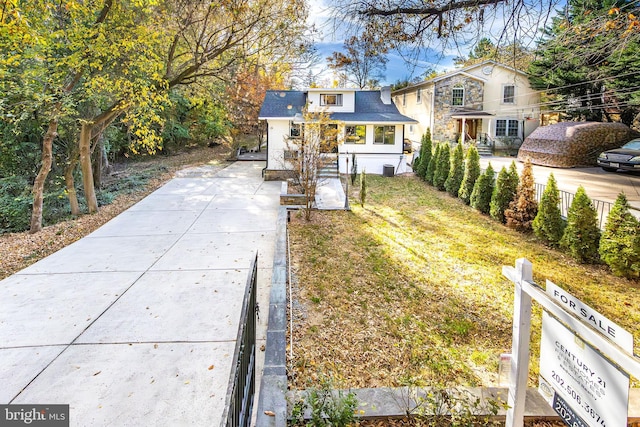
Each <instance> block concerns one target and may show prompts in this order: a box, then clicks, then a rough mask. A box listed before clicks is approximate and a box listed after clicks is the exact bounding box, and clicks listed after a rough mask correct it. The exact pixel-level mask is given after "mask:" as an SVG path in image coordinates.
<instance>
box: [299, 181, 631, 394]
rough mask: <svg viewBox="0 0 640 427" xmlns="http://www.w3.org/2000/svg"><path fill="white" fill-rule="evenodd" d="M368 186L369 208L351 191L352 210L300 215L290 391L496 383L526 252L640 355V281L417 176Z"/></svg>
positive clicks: (533, 380) (540, 274) (541, 278)
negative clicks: (325, 386) (518, 267)
mask: <svg viewBox="0 0 640 427" xmlns="http://www.w3.org/2000/svg"><path fill="white" fill-rule="evenodd" d="M367 184H368V187H367V200H366V203H365V206H364V208H363V207H361V206H360V205H359V204H357V202H356V200H358V197H357V194H356V193H355V192H352V194H351V206H352V209H353V210H352V211H351V212H342V211H337V212H326V211H325V212H314V213H313V218H312V221H311V222H305V221H304V219H303V218H302V215H298V214H292V221H291V223H290V224H289V232H290V241H291V253H292V266H293V272H294V275H293V276H294V283H293V294H294V304H293V313H292V315H293V328H294V333H293V343H289V345H292V351H293V355H294V357H293V359H292V360H289V366H290V368H291V369H290V374H291V385H292V387H294V388H301V389H303V388H306V387H307V386H308V385H309V384H310V383H313V382H315V381H316V380H317V378H318V376H319V375H331V376H333V377H334V378H335V379H337V381H338V384H339V385H340V386H342V387H352V388H363V387H385V386H388V387H396V386H401V385H409V384H412V385H447V386H456V385H460V386H492V385H496V383H497V380H498V378H497V372H498V360H499V355H500V354H501V353H505V352H506V353H508V352H510V349H511V319H512V310H513V285H512V284H511V282H509V281H508V280H507V279H506V278H504V277H503V276H502V274H501V270H502V266H503V265H511V266H512V265H514V263H515V260H516V258H521V257H525V258H527V259H529V261H531V262H532V263H533V271H534V278H535V281H536V282H537V283H540V284H544V282H545V279H548V280H550V281H552V282H554V283H556V284H557V285H559V286H560V287H562V288H564V289H566V290H567V291H568V292H570V293H571V294H573V295H575V296H576V297H578V298H579V299H581V300H582V301H584V302H585V303H587V304H589V305H590V306H592V307H593V308H595V309H597V310H598V311H600V312H601V313H603V314H604V315H606V316H607V317H609V318H610V319H612V320H613V321H615V322H617V323H618V324H619V325H621V326H623V327H624V328H625V329H627V330H629V331H630V332H631V333H632V334H633V335H634V339H635V353H636V354H638V350H639V349H640V344H639V343H640V328H639V327H638V325H640V292H639V290H640V283H638V282H634V281H630V280H626V279H621V278H618V277H615V276H613V275H611V274H610V273H609V272H608V270H607V269H606V268H605V267H602V266H585V265H579V264H577V263H576V262H575V261H573V259H572V258H570V257H569V256H567V255H564V254H563V253H561V252H559V251H556V250H553V249H550V248H547V247H545V246H544V245H543V244H541V243H540V242H539V241H537V239H536V238H535V236H533V235H523V234H520V233H517V232H515V231H512V230H510V229H508V228H506V227H505V226H503V225H501V224H499V223H497V222H495V221H493V220H492V219H490V218H489V217H487V216H483V215H482V214H480V213H479V212H478V211H476V210H474V209H472V208H471V207H468V206H466V205H464V204H463V203H462V202H461V201H460V200H459V199H456V198H452V197H450V196H448V195H447V194H446V193H444V192H439V191H437V190H435V189H434V188H433V187H430V186H428V185H427V184H425V183H423V182H422V181H420V180H419V179H418V178H416V177H413V176H398V177H394V178H383V177H378V176H373V175H371V176H367ZM540 312H541V310H540V309H539V307H534V323H533V328H532V329H533V332H532V342H531V368H530V370H529V382H530V385H534V384H537V376H538V358H539V341H540V327H541V323H540V317H541V313H540ZM632 386H634V387H638V386H640V383H639V382H638V381H637V380H633V379H632Z"/></svg>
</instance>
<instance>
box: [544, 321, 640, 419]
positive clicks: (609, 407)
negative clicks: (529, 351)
mask: <svg viewBox="0 0 640 427" xmlns="http://www.w3.org/2000/svg"><path fill="white" fill-rule="evenodd" d="M540 376H541V378H540V386H539V390H540V393H541V394H542V395H543V396H544V397H545V398H546V399H547V401H548V402H549V404H550V405H552V406H553V408H554V409H555V411H556V412H557V413H558V415H560V417H561V418H562V419H563V420H564V421H565V423H567V424H568V425H570V426H572V427H573V426H576V427H582V426H602V427H626V425H627V411H628V402H629V376H628V375H627V374H625V373H623V372H621V371H620V370H618V369H617V368H616V367H615V366H614V365H613V364H612V363H611V362H609V361H608V360H607V359H606V358H605V357H604V356H602V355H601V354H600V353H598V352H597V351H596V350H594V349H593V348H591V347H590V346H589V345H588V344H587V343H585V342H584V341H582V340H581V339H580V338H579V337H578V336H576V335H575V334H574V333H573V332H572V331H571V330H569V329H567V328H566V327H565V326H564V325H563V324H562V323H560V322H558V321H557V320H556V319H554V318H553V317H551V316H550V315H548V314H547V313H546V312H543V317H542V340H541V344H540Z"/></svg>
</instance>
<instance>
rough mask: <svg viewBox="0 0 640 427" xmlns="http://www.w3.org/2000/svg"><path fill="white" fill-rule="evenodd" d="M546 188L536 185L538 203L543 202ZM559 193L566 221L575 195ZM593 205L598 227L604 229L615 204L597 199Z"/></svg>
mask: <svg viewBox="0 0 640 427" xmlns="http://www.w3.org/2000/svg"><path fill="white" fill-rule="evenodd" d="M546 187H547V186H546V184H539V183H536V200H537V201H538V203H540V200H542V193H544V189H545V188H546ZM558 192H559V195H560V206H559V207H560V215H562V217H563V218H564V219H567V214H568V212H569V207H570V206H571V203H573V198H574V196H575V194H574V193H569V192H568V191H564V190H559V191H558ZM591 203H593V207H594V209H595V210H596V213H597V214H598V226H599V227H600V229H603V228H604V226H605V224H606V220H607V216H609V212H610V211H611V207H612V206H613V203H611V202H605V201H604V200H596V199H591Z"/></svg>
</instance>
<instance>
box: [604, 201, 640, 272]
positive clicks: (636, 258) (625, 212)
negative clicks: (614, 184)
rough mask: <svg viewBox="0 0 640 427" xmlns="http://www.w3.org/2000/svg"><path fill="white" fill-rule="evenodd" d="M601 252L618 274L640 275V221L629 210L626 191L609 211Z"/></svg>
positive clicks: (612, 269) (605, 260)
mask: <svg viewBox="0 0 640 427" xmlns="http://www.w3.org/2000/svg"><path fill="white" fill-rule="evenodd" d="M599 253H600V258H601V259H602V261H604V262H605V263H606V264H607V265H608V266H609V267H610V268H611V271H613V274H615V275H616V276H622V277H628V278H638V277H640V222H639V221H638V220H637V219H636V218H635V217H634V216H633V215H632V214H631V213H630V212H629V202H627V197H626V196H625V195H624V193H620V194H619V195H618V198H617V199H616V202H615V203H614V204H613V207H612V208H611V211H610V212H609V216H608V217H607V223H606V225H605V228H604V232H603V233H602V237H601V238H600V250H599Z"/></svg>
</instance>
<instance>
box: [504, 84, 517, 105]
mask: <svg viewBox="0 0 640 427" xmlns="http://www.w3.org/2000/svg"><path fill="white" fill-rule="evenodd" d="M515 98H516V87H515V86H514V85H504V86H502V103H503V104H513V103H515Z"/></svg>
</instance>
